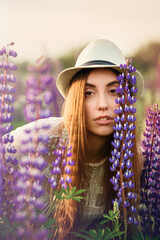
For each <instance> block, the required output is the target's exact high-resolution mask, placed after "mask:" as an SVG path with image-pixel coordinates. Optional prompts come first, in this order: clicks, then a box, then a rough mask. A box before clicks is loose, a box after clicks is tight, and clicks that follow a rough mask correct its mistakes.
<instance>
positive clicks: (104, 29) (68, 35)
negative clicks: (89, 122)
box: [0, 0, 160, 135]
mask: <svg viewBox="0 0 160 240" xmlns="http://www.w3.org/2000/svg"><path fill="white" fill-rule="evenodd" d="M0 9H1V15H0V18H1V21H0V33H1V34H0V36H1V37H0V47H3V46H5V45H6V44H8V43H10V42H12V41H14V42H15V46H14V50H15V51H16V52H17V53H18V56H17V58H16V59H12V62H13V61H14V63H16V64H17V65H18V70H17V71H16V73H15V75H16V78H17V82H16V96H15V97H16V102H15V105H14V106H15V114H14V121H13V126H14V128H16V127H18V126H21V125H23V124H24V123H25V120H24V117H23V107H24V104H25V89H26V80H27V78H28V77H29V75H30V72H29V71H28V68H29V66H31V65H35V63H36V61H37V59H39V58H40V57H41V56H43V57H45V58H47V59H48V61H49V62H50V66H51V67H50V74H51V75H52V76H53V78H54V81H55V80H56V77H57V75H58V73H59V72H60V71H61V70H62V69H64V68H67V67H71V66H73V65H74V64H75V59H76V58H77V56H78V54H79V53H80V51H81V50H82V48H83V47H84V46H85V45H87V44H88V43H89V42H90V41H92V40H95V39H99V38H106V39H109V40H111V41H113V42H115V43H116V44H117V45H118V46H119V47H120V49H121V50H122V51H123V53H124V54H125V56H126V57H131V58H133V65H134V66H135V67H136V68H137V69H138V70H139V71H140V72H141V73H142V75H143V77H144V81H145V90H144V94H143V96H142V97H141V99H140V100H138V102H137V119H138V129H139V131H138V133H139V135H141V132H142V130H143V129H144V127H145V123H144V119H145V117H146V112H147V109H148V107H150V106H152V105H153V104H154V103H158V104H160V27H159V26H160V14H159V12H160V1H159V0H153V1H150V0H134V1H131V0H121V1H120V0H114V1H111V0H110V1H108V0H98V1H97V0H0ZM55 101H56V104H57V105H56V107H55V111H54V112H53V115H54V116H60V115H61V106H62V104H63V98H62V97H61V96H60V95H59V93H58V92H57V91H56V90H55ZM57 106H58V108H57ZM53 109H54V106H53Z"/></svg>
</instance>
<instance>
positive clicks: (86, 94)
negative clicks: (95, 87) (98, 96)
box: [85, 91, 93, 97]
mask: <svg viewBox="0 0 160 240" xmlns="http://www.w3.org/2000/svg"><path fill="white" fill-rule="evenodd" d="M92 95H93V92H92V91H86V92H85V96H86V97H90V96H92Z"/></svg>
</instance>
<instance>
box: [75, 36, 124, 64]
mask: <svg viewBox="0 0 160 240" xmlns="http://www.w3.org/2000/svg"><path fill="white" fill-rule="evenodd" d="M90 61H107V62H111V63H113V64H114V65H116V66H119V65H120V64H124V63H125V57H124V55H123V53H122V52H121V50H120V49H119V48H118V47H117V46H116V45H115V44H114V43H113V42H112V41H109V40H106V39H99V40H96V41H93V42H91V43H90V44H88V45H87V46H86V47H85V48H84V49H83V51H82V52H81V53H80V55H79V57H78V59H77V61H76V64H75V67H79V66H81V65H83V64H85V63H87V62H90Z"/></svg>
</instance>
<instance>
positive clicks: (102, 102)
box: [98, 94, 108, 110]
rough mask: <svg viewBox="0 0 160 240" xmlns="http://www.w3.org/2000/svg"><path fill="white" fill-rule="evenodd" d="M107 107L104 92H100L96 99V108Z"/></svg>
mask: <svg viewBox="0 0 160 240" xmlns="http://www.w3.org/2000/svg"><path fill="white" fill-rule="evenodd" d="M107 108H108V99H107V96H106V95H105V94H101V95H100V96H99V100H98V109H99V110H105V109H107Z"/></svg>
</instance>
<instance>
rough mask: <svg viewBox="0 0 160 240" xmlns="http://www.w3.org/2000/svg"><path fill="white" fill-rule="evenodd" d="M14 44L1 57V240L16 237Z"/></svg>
mask: <svg viewBox="0 0 160 240" xmlns="http://www.w3.org/2000/svg"><path fill="white" fill-rule="evenodd" d="M13 45H14V43H13V42H12V43H10V44H8V45H7V46H6V47H3V48H2V49H0V56H1V57H2V59H3V61H2V62H0V223H1V231H0V239H7V237H6V234H8V235H7V236H8V239H9V238H11V237H12V236H13V235H12V232H11V231H9V228H12V229H14V226H13V219H12V211H13V203H12V197H13V191H12V179H14V174H15V168H16V165H17V159H16V158H15V157H14V154H15V153H16V149H15V148H14V146H13V136H11V134H10V131H11V130H12V129H13V126H12V125H11V121H12V118H13V115H12V114H13V112H14V108H13V106H12V105H13V103H14V100H15V99H14V96H13V95H14V93H15V88H14V83H15V82H16V78H15V76H14V75H13V74H12V71H15V70H16V69H17V66H16V65H15V64H13V63H11V62H9V59H10V57H16V56H17V53H16V52H15V51H14V50H12V46H13ZM4 135H5V136H4ZM3 136H4V137H3ZM2 226H3V227H2ZM8 232H9V233H8Z"/></svg>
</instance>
